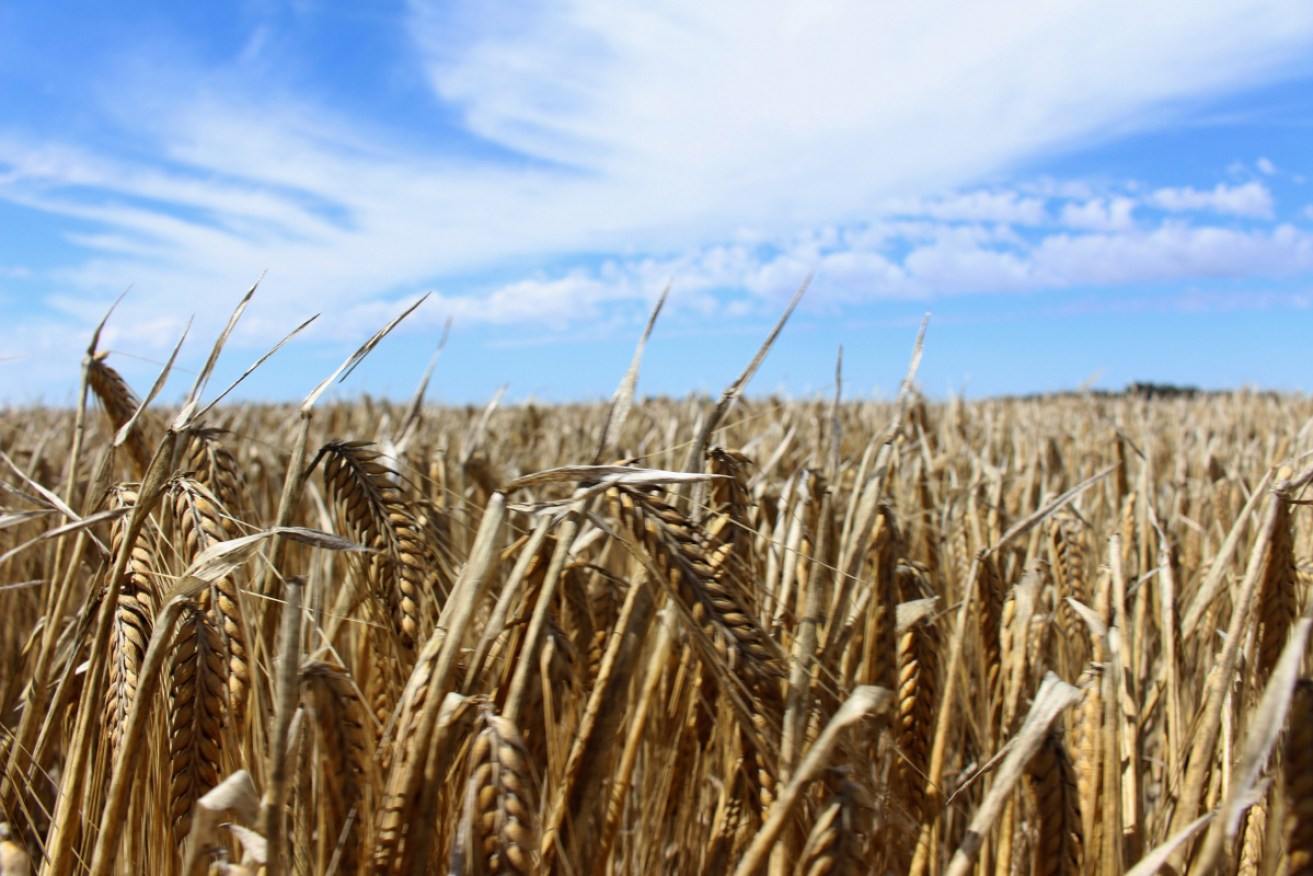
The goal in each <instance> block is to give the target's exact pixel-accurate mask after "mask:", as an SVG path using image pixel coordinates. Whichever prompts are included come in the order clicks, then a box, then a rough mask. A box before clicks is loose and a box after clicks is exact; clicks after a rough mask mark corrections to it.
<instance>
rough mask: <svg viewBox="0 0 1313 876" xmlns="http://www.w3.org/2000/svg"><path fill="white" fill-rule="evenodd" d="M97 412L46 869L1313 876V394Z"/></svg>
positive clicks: (38, 507)
mask: <svg viewBox="0 0 1313 876" xmlns="http://www.w3.org/2000/svg"><path fill="white" fill-rule="evenodd" d="M86 374H87V384H88V387H89V390H90V391H89V393H88V402H87V404H86V405H85V406H84V407H83V408H82V409H81V410H77V411H72V410H50V409H24V410H8V411H5V412H4V416H3V419H0V450H3V453H4V455H3V457H0V490H2V491H3V493H2V495H3V499H2V500H0V506H2V507H0V527H2V528H0V611H2V612H3V618H4V622H3V624H0V708H2V709H3V711H0V728H2V733H3V736H2V738H0V763H3V772H2V774H0V782H2V783H0V805H3V810H4V811H3V815H2V816H0V817H3V819H4V820H5V821H6V822H7V826H8V834H7V835H6V836H7V838H6V839H5V841H4V843H3V844H0V873H5V874H8V873H19V872H27V871H26V870H24V869H22V867H23V866H25V865H24V864H23V861H24V860H30V867H31V871H32V872H38V871H40V872H46V873H53V874H74V873H83V872H92V873H96V874H108V873H123V874H129V873H131V874H138V873H149V874H161V876H167V874H177V873H186V874H204V873H207V872H211V873H215V872H217V873H257V872H260V873H268V874H271V876H272V874H287V873H297V874H301V873H305V874H328V873H341V874H354V873H377V874H419V873H448V872H449V873H468V874H500V873H512V874H520V873H540V872H541V873H549V872H550V873H559V874H580V876H583V874H606V873H613V874H664V873H675V874H683V873H688V874H697V873H711V874H720V873H736V874H749V873H763V874H765V873H771V874H798V876H821V874H832V876H834V874H846V873H898V874H902V873H914V874H922V876H935V874H944V873H947V874H964V873H968V872H971V873H982V874H1008V873H1019V874H1024V873H1100V874H1119V873H1126V872H1132V871H1134V872H1136V873H1152V872H1164V873H1167V872H1176V873H1186V872H1189V873H1200V874H1212V873H1243V874H1269V873H1287V874H1292V876H1293V874H1297V873H1309V872H1313V682H1306V681H1301V680H1300V678H1301V676H1302V674H1303V673H1306V672H1308V670H1309V664H1308V661H1307V660H1306V659H1305V656H1304V655H1305V652H1306V642H1307V640H1308V637H1309V626H1310V622H1309V621H1308V620H1307V619H1304V612H1305V606H1306V605H1307V604H1308V602H1309V600H1308V598H1307V588H1308V583H1309V578H1308V571H1309V570H1308V568H1307V567H1305V566H1304V565H1302V563H1303V562H1304V560H1305V558H1306V557H1307V556H1308V554H1309V551H1310V547H1311V546H1313V520H1311V519H1310V518H1311V517H1313V515H1310V514H1309V513H1308V509H1307V507H1306V505H1305V497H1306V492H1305V489H1304V486H1305V484H1306V482H1307V481H1308V480H1310V478H1311V477H1313V475H1310V474H1309V473H1305V472H1304V471H1303V470H1304V469H1305V468H1306V467H1307V466H1308V464H1309V456H1310V453H1311V452H1313V403H1311V402H1310V401H1309V400H1308V399H1304V398H1290V397H1276V396H1269V395H1263V394H1258V393H1235V394H1225V395H1207V396H1197V397H1181V398H1146V397H1142V396H1137V395H1118V396H1094V395H1076V396H1071V397H1060V398H1046V399H1026V400H996V401H981V402H972V403H964V402H962V401H953V402H949V403H946V404H939V403H929V402H927V401H925V400H923V399H921V398H920V397H919V396H917V395H916V394H915V393H911V392H905V393H904V394H903V395H902V396H901V397H900V399H899V400H897V401H894V402H887V403H874V402H849V401H841V400H837V399H836V400H813V401H781V400H772V399H764V398H756V399H750V398H749V399H744V398H738V399H731V396H736V395H737V387H735V390H736V391H735V392H731V393H729V394H728V395H727V396H726V398H725V399H724V401H725V402H726V403H725V404H717V403H716V400H714V399H712V400H705V399H688V400H682V401H676V400H659V399H658V400H651V399H649V400H641V401H634V402H633V404H632V405H631V404H630V403H629V402H630V401H631V393H630V392H628V391H626V389H625V386H626V385H627V381H626V382H624V383H622V389H621V391H620V392H618V395H617V398H618V400H617V402H616V403H614V404H611V405H607V404H597V405H586V406H532V405H521V406H498V405H496V404H495V403H494V404H490V405H489V406H487V407H486V408H482V409H476V408H469V409H452V408H431V407H425V406H422V405H410V406H408V405H405V404H391V403H381V402H374V401H370V400H367V399H366V400H363V401H360V402H358V403H355V404H351V405H345V404H328V403H316V399H314V398H310V399H307V402H306V403H305V404H304V405H301V406H297V405H288V406H253V405H243V404H227V403H220V404H218V405H217V406H214V407H212V408H210V409H208V410H206V411H204V413H203V416H201V415H199V414H200V412H199V411H198V410H197V409H196V408H195V407H194V406H193V407H188V406H184V407H183V408H181V409H178V408H164V407H161V406H159V405H158V404H147V405H144V406H142V405H139V402H138V399H139V397H140V396H139V394H138V393H141V394H145V388H144V387H138V388H136V390H137V392H135V393H134V391H133V390H132V389H129V387H128V386H127V384H126V383H125V382H124V381H123V380H122V378H121V377H120V376H119V374H118V373H117V372H116V371H115V370H114V369H113V367H112V365H111V362H110V361H109V360H107V359H106V358H104V357H100V356H89V357H88V360H87V363H86ZM731 401H733V403H732V404H731V403H729V402H731ZM5 856H8V857H5ZM5 868H9V869H5ZM1169 868H1170V869H1169Z"/></svg>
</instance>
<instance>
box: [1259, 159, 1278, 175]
mask: <svg viewBox="0 0 1313 876" xmlns="http://www.w3.org/2000/svg"><path fill="white" fill-rule="evenodd" d="M1254 166H1255V167H1257V168H1258V172H1259V173H1261V174H1263V175H1265V176H1271V175H1272V174H1274V173H1276V172H1277V166H1276V165H1275V164H1273V163H1272V159H1270V158H1266V157H1263V158H1259V159H1258V161H1256V162H1254Z"/></svg>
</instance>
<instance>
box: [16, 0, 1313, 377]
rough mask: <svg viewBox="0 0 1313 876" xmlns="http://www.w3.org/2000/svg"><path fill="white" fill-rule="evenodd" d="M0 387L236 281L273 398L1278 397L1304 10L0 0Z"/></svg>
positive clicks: (188, 351) (1311, 113) (1300, 234)
mask: <svg viewBox="0 0 1313 876" xmlns="http://www.w3.org/2000/svg"><path fill="white" fill-rule="evenodd" d="M0 107H2V108H3V111H2V112H0V402H7V403H25V402H35V401H45V402H50V403H64V402H67V401H69V400H71V398H72V396H73V394H74V392H75V388H76V384H77V378H78V369H79V361H80V358H81V353H82V350H83V349H84V348H85V346H86V340H87V338H88V336H89V332H90V330H91V328H92V327H93V326H94V325H95V323H96V322H97V321H98V320H99V319H100V317H101V315H102V314H103V313H104V312H105V310H106V309H107V307H108V306H109V304H110V303H111V302H112V301H113V300H114V299H115V298H116V297H117V296H118V295H119V294H120V293H121V292H122V291H123V290H124V289H129V288H130V291H129V292H128V294H127V296H126V298H125V299H124V301H123V303H122V304H121V305H120V306H119V308H118V310H117V311H116V312H115V314H114V316H113V318H112V319H111V321H110V324H109V328H108V330H107V332H106V335H105V337H104V341H103V344H102V346H104V347H106V348H108V349H110V350H112V351H113V353H114V355H113V357H112V358H111V362H113V363H114V364H116V366H117V367H119V368H120V369H121V370H123V371H124V373H125V374H127V375H128V376H129V378H130V379H131V380H132V381H133V382H134V384H136V385H138V386H139V387H144V386H147V385H149V382H150V381H151V380H152V379H153V375H154V371H155V369H156V368H157V367H158V364H157V363H159V362H161V361H162V360H163V359H164V358H166V357H167V354H168V350H169V349H171V347H172V346H173V344H174V343H175V342H176V340H177V338H178V337H179V335H180V333H181V332H182V330H183V328H184V326H185V325H186V324H187V321H188V320H189V319H192V318H193V317H194V321H193V323H192V329H191V336H190V340H189V342H188V345H187V347H186V348H185V352H184V355H183V356H182V359H181V365H182V370H181V372H180V375H179V378H178V381H177V383H176V384H174V385H173V388H171V389H170V390H169V392H170V393H172V396H167V394H166V397H176V396H177V395H178V394H180V393H181V392H182V391H183V388H184V385H185V384H187V383H188V378H189V376H190V375H189V373H188V371H187V369H194V368H195V367H197V366H198V364H199V362H200V361H202V360H203V358H204V355H205V353H206V352H207V350H208V347H209V344H210V342H211V341H212V339H213V338H214V336H215V335H216V334H217V332H218V331H219V329H220V328H221V327H222V325H223V323H224V321H225V320H226V318H227V315H228V313H229V312H230V311H231V309H232V307H233V306H234V305H235V304H236V302H237V301H238V299H239V298H240V297H241V295H242V294H243V293H244V292H245V290H246V289H247V288H248V287H249V286H250V285H251V284H252V283H253V282H254V281H255V280H256V279H257V278H258V277H260V276H261V275H262V274H264V273H265V272H266V271H267V274H266V275H265V278H264V280H263V282H262V283H261V286H260V289H259V291H258V292H257V294H256V297H255V299H254V302H253V304H252V306H251V308H250V309H249V310H248V313H247V317H246V318H245V320H244V322H243V324H242V327H241V328H240V330H239V331H238V333H237V335H236V336H235V337H234V339H233V341H232V342H231V344H230V347H229V352H228V353H227V355H226V357H225V366H224V367H225V368H226V369H227V370H226V371H223V372H221V374H220V377H222V376H223V375H224V374H229V373H231V374H235V373H238V372H240V370H241V369H243V368H244V367H245V366H246V365H247V364H249V362H250V361H252V360H253V359H254V358H256V357H257V356H258V355H259V354H260V353H261V352H262V351H263V350H264V349H266V348H267V347H268V346H270V345H272V344H273V343H274V342H276V340H277V339H278V338H279V337H281V336H282V335H283V334H284V333H285V332H286V331H288V330H290V329H291V328H292V327H293V326H295V325H296V324H298V323H299V322H301V321H302V320H303V319H304V318H306V317H307V316H309V315H311V314H314V313H320V314H322V316H321V317H320V319H319V320H318V321H317V322H316V324H315V325H314V327H313V328H312V329H311V330H310V331H309V332H307V333H306V334H304V335H303V336H301V337H300V338H298V339H296V340H295V341H293V343H292V344H291V345H290V346H289V347H288V348H285V349H284V350H283V351H281V352H280V353H279V354H278V355H277V357H276V358H275V359H273V360H271V362H270V363H269V364H268V365H266V366H265V368H264V369H263V370H262V371H261V372H260V373H258V374H257V375H256V376H255V377H253V378H252V379H251V381H250V382H249V385H248V386H247V387H246V388H245V390H244V391H245V394H246V397H248V398H278V399H292V398H299V397H301V396H303V395H304V394H305V393H306V392H308V391H309V389H310V388H311V387H313V386H314V384H316V383H317V382H318V381H319V380H320V379H322V377H324V376H326V375H327V374H328V373H329V372H331V371H332V370H333V368H334V367H336V364H337V363H338V362H339V361H340V360H341V359H342V358H343V357H344V356H345V355H347V354H348V353H349V352H350V351H351V350H352V349H353V348H354V347H355V345H356V344H358V343H359V342H360V341H361V340H363V339H364V338H365V337H367V336H368V335H369V334H370V333H371V332H372V331H373V330H374V329H375V328H377V327H378V326H380V325H382V324H383V323H384V322H386V321H387V320H388V319H389V318H390V317H391V316H392V315H393V314H395V313H396V312H398V311H399V310H401V309H402V308H403V307H404V306H405V305H406V304H407V303H409V302H411V301H413V300H414V299H415V298H416V297H418V296H419V295H421V294H423V293H424V292H431V293H433V294H432V296H431V298H430V300H429V301H427V302H426V303H425V304H424V305H423V306H422V307H421V308H420V309H419V310H418V311H417V312H416V313H415V314H414V315H413V316H412V317H411V319H410V320H408V321H407V323H406V324H405V325H404V326H403V327H402V328H401V329H399V330H398V333H397V334H396V335H395V336H394V337H392V338H390V339H389V340H388V341H387V343H386V344H385V345H384V346H383V347H382V348H380V349H379V350H378V351H377V352H376V353H375V355H374V357H373V358H372V359H371V361H370V362H369V363H368V365H367V366H366V367H365V368H363V369H361V371H359V372H358V373H357V374H356V375H354V376H353V377H352V378H351V380H350V382H349V383H348V384H347V385H346V386H345V388H344V390H343V391H344V392H347V393H351V392H366V391H367V392H370V393H373V394H390V395H396V396H405V395H407V394H408V393H409V392H410V391H411V389H412V388H413V386H414V384H415V383H416V381H417V380H418V378H419V376H420V374H421V372H422V371H423V368H424V366H425V364H426V363H427V361H428V359H429V356H430V355H431V353H432V350H433V348H434V346H435V344H436V343H437V339H438V337H439V336H440V334H441V331H442V326H443V324H444V323H445V322H446V320H447V319H448V318H451V320H452V322H453V328H452V334H451V340H450V341H449V343H448V346H447V349H446V351H445V352H444V354H443V359H442V361H441V363H440V365H439V368H438V372H437V376H436V378H435V381H434V387H433V397H434V398H435V399H440V400H447V401H452V402H461V403H463V402H471V401H480V400H483V399H486V398H488V397H490V396H491V395H492V394H493V393H494V392H495V391H496V390H497V388H498V387H499V386H501V385H503V384H509V396H508V397H509V398H511V399H522V398H527V397H536V398H546V399H580V398H594V397H600V396H604V395H607V394H609V392H610V391H611V390H612V389H613V387H614V386H615V384H616V382H617V381H618V379H619V377H620V375H621V374H622V373H623V371H624V368H625V367H626V365H627V363H628V359H629V356H630V354H631V351H632V345H633V342H634V340H635V339H636V336H637V334H638V332H639V331H640V330H641V326H642V323H643V321H644V319H645V316H646V313H647V311H648V309H649V308H650V307H651V304H652V302H653V301H654V299H655V298H656V296H657V295H658V294H659V293H660V291H661V289H662V288H663V287H664V286H665V285H666V284H667V282H670V283H671V284H672V292H671V298H670V303H669V305H668V308H667V311H666V312H665V313H664V314H663V317H662V321H661V322H660V323H659V325H658V327H657V330H656V333H655V334H654V336H653V339H652V342H651V344H650V345H649V348H648V356H647V359H646V362H645V368H644V372H643V378H642V381H641V383H640V391H645V392H649V393H670V394H683V393H685V392H689V391H711V392H714V391H717V390H718V389H719V388H720V387H722V386H723V385H724V384H725V383H726V382H727V381H729V380H730V379H732V377H733V376H734V375H735V374H736V373H737V371H738V370H739V369H740V368H741V367H742V365H743V364H744V363H745V362H746V360H747V359H748V358H749V357H750V356H751V355H752V352H753V351H754V350H755V348H756V346H757V345H758V344H759V342H760V340H761V339H762V337H764V335H765V333H766V331H767V330H768V329H769V326H770V325H771V323H772V322H773V321H774V319H775V317H776V316H777V315H778V313H779V311H780V310H781V308H782V307H783V306H784V304H785V303H786V302H787V300H788V298H789V297H790V295H791V294H792V293H793V291H794V290H795V289H796V288H797V286H798V285H799V284H800V283H801V282H802V281H803V279H804V278H805V277H806V276H808V274H814V275H815V279H814V281H813V283H812V286H811V288H810V290H809V292H808V295H807V297H806V299H805V300H804V303H803V305H802V306H801V307H800V309H799V311H798V313H797V314H796V315H795V318H794V321H793V322H792V323H791V324H790V326H789V328H788V329H787V330H786V332H785V334H784V335H783V336H782V337H781V339H780V341H779V343H778V344H777V346H776V349H775V350H774V352H773V353H772V355H771V358H770V359H769V360H768V362H767V365H766V367H765V368H763V370H762V371H761V373H760V374H759V376H758V378H757V380H756V382H755V384H754V388H755V389H756V390H757V391H762V392H767V391H784V392H788V393H792V394H796V395H802V394H809V393H815V392H828V391H830V390H831V388H832V381H833V371H834V357H835V353H836V351H837V349H838V347H839V346H840V345H841V344H842V345H843V347H844V350H845V392H847V393H849V394H852V395H859V396H860V395H868V394H872V393H874V394H886V395H887V394H891V393H892V392H893V391H894V389H895V388H896V385H897V382H898V380H899V379H900V377H901V375H902V373H903V370H904V368H905V365H906V360H907V356H908V353H909V352H910V349H911V345H912V340H913V337H914V334H915V329H916V325H917V324H918V322H919V321H920V318H921V316H922V314H924V313H925V312H927V311H929V312H931V313H932V317H931V322H930V330H929V333H928V337H927V346H926V355H925V360H924V364H923V366H922V371H921V376H920V383H921V385H922V387H923V388H924V389H925V390H926V391H927V392H928V393H929V394H931V395H932V396H936V397H943V396H944V395H947V394H949V393H959V392H961V393H965V394H966V395H967V396H968V397H977V396H982V395H992V394H1000V393H1018V392H1034V391H1045V390H1057V389H1071V388H1075V387H1078V386H1080V385H1082V384H1085V383H1086V382H1087V381H1094V385H1096V386H1103V387H1109V388H1118V387H1120V386H1122V385H1124V384H1125V383H1127V382H1129V381H1132V380H1155V381H1170V382H1178V383H1192V384H1198V385H1202V386H1205V387H1215V388H1223V387H1235V386H1240V385H1245V384H1249V385H1256V386H1261V387H1265V388H1274V389H1284V390H1297V391H1305V392H1307V391H1308V390H1310V388H1313V386H1311V384H1313V377H1311V376H1310V374H1311V372H1310V370H1309V367H1308V363H1309V361H1310V360H1309V357H1308V354H1307V349H1308V342H1309V337H1310V330H1311V329H1313V310H1310V304H1311V303H1313V185H1310V182H1309V178H1310V177H1311V176H1313V166H1310V164H1311V163H1313V162H1311V161H1310V156H1311V155H1313V150H1310V148H1309V146H1310V136H1311V135H1313V6H1310V5H1309V4H1308V3H1306V2H1304V0H1290V2H1282V0H1270V2H1257V3H1255V2H1215V3H1202V4H1201V3H1189V2H1180V3H1176V2H1149V3H1145V2H1143V0H1136V2H1130V0H1101V2H1081V0H1069V2H1061V3H1053V2H1051V0H1000V2H988V3H986V2H976V0H969V2H948V0H923V2H920V3H916V4H905V3H896V4H895V3H888V4H868V3H857V2H852V3H846V2H838V0H815V2H811V3H806V4H801V3H782V2H767V0H756V2H746V0H726V2H720V3H715V4H708V3H704V2H696V0H651V2H645V3H642V4H637V3H615V2H603V0H574V2H565V3H560V4H536V3H519V2H499V0H492V2H483V3H476V4H443V3H435V2H423V0H412V2H409V3H389V2H378V3H373V4H348V3H329V2H317V0H300V2H276V0H251V2H241V3H234V4H166V3H145V2H123V3H119V4H115V5H113V6H112V7H109V6H105V5H104V4H101V3H92V2H58V3H48V4H38V3H10V4H3V5H0Z"/></svg>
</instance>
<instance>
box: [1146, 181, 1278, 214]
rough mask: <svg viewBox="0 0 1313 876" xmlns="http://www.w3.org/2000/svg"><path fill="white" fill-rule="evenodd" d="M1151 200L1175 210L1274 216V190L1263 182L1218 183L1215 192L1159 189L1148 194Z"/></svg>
mask: <svg viewBox="0 0 1313 876" xmlns="http://www.w3.org/2000/svg"><path fill="white" fill-rule="evenodd" d="M1149 202H1150V203H1151V204H1153V205H1154V206H1156V207H1159V208H1161V209H1163V210H1169V211H1172V212H1186V211H1191V210H1208V211H1211V212H1214V213H1225V214H1229V215H1232V216H1244V217H1249V218H1257V219H1266V218H1268V217H1270V216H1271V215H1272V193H1271V192H1270V191H1268V188H1267V186H1265V185H1263V184H1262V183H1261V182H1248V183H1245V184H1244V185H1239V186H1229V185H1227V184H1226V183H1218V184H1217V185H1216V186H1215V187H1213V189H1212V191H1200V190H1199V189H1195V188H1191V187H1189V186H1186V187H1184V188H1164V189H1158V190H1157V191H1154V192H1153V193H1151V194H1150V195H1149Z"/></svg>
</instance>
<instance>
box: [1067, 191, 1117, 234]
mask: <svg viewBox="0 0 1313 876" xmlns="http://www.w3.org/2000/svg"><path fill="white" fill-rule="evenodd" d="M1134 212H1135V200H1134V199H1132V198H1128V197H1125V196H1114V197H1110V198H1093V199H1091V200H1088V201H1081V202H1071V203H1067V204H1064V205H1063V207H1062V214H1061V218H1060V219H1059V221H1060V222H1061V223H1062V224H1063V225H1065V226H1066V227H1068V228H1080V229H1085V230H1089V231H1127V230H1129V229H1131V228H1134V227H1135V218H1134V215H1133V214H1134Z"/></svg>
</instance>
